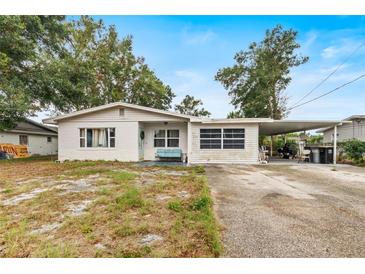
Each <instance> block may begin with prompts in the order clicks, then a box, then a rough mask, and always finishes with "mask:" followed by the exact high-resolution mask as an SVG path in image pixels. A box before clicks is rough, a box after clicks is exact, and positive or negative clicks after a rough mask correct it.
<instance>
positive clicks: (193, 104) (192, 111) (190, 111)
mask: <svg viewBox="0 0 365 274" xmlns="http://www.w3.org/2000/svg"><path fill="white" fill-rule="evenodd" d="M202 105H203V102H202V100H200V99H195V98H194V96H190V95H186V96H185V98H184V99H183V100H182V101H181V103H180V104H178V105H175V111H177V112H179V113H181V114H186V115H192V116H198V117H209V116H210V114H211V113H210V112H209V111H207V110H206V109H204V108H203V107H201V106H202Z"/></svg>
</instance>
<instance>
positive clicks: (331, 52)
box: [321, 46, 339, 59]
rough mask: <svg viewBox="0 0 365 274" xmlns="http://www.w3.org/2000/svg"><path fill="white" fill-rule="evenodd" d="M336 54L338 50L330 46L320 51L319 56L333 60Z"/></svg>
mask: <svg viewBox="0 0 365 274" xmlns="http://www.w3.org/2000/svg"><path fill="white" fill-rule="evenodd" d="M338 52H339V49H338V48H336V47H334V46H330V47H328V48H325V49H324V50H323V51H322V53H321V56H322V57H323V58H326V59H329V58H333V57H334V56H335V55H336V54H337V53H338Z"/></svg>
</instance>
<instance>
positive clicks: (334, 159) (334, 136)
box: [333, 125, 337, 167]
mask: <svg viewBox="0 0 365 274" xmlns="http://www.w3.org/2000/svg"><path fill="white" fill-rule="evenodd" d="M336 158H337V125H335V126H334V127H333V165H334V166H335V167H336Z"/></svg>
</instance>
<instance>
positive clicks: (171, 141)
mask: <svg viewBox="0 0 365 274" xmlns="http://www.w3.org/2000/svg"><path fill="white" fill-rule="evenodd" d="M167 147H179V130H177V129H173V130H168V131H167Z"/></svg>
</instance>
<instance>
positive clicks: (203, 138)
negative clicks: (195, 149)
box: [200, 128, 222, 149]
mask: <svg viewBox="0 0 365 274" xmlns="http://www.w3.org/2000/svg"><path fill="white" fill-rule="evenodd" d="M221 148H222V129H220V128H201V129H200V149H221Z"/></svg>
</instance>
